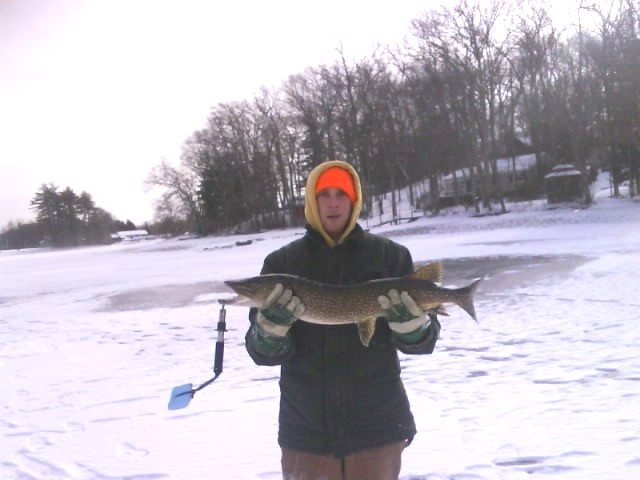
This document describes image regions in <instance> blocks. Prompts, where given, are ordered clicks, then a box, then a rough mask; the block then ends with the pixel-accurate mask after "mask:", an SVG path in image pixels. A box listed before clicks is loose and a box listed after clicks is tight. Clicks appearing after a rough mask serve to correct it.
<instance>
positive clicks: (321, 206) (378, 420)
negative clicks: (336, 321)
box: [246, 160, 440, 480]
mask: <svg viewBox="0 0 640 480" xmlns="http://www.w3.org/2000/svg"><path fill="white" fill-rule="evenodd" d="M361 208H362V189H361V185H360V179H359V177H358V174H357V172H356V171H355V169H354V168H353V167H352V166H351V165H350V164H348V163H346V162H342V161H337V160H334V161H329V162H324V163H322V164H320V165H318V166H317V167H316V168H314V169H313V170H312V172H311V173H310V174H309V177H308V179H307V186H306V194H305V218H306V220H307V226H306V230H307V231H306V234H305V235H304V237H302V238H300V239H297V240H295V241H293V242H291V243H289V244H288V245H285V246H284V247H282V248H280V249H279V250H277V251H275V252H272V253H270V254H269V255H268V256H267V257H266V259H265V261H264V265H263V268H262V272H261V273H262V274H268V273H287V274H292V275H298V276H300V277H304V278H307V279H310V280H315V281H319V282H323V283H329V284H353V283H358V282H363V281H367V280H372V279H375V278H385V277H399V276H404V275H407V274H410V273H412V272H413V261H412V258H411V254H410V253H409V251H408V250H407V249H406V248H405V247H403V246H401V245H399V244H397V243H395V242H393V241H391V240H389V239H387V238H384V237H380V236H377V235H373V234H370V233H367V232H365V231H364V230H363V229H362V228H361V227H360V226H359V225H358V224H357V219H358V216H359V215H360V210H361ZM378 300H379V302H380V304H381V306H382V307H383V308H384V309H385V312H386V315H385V317H384V318H380V319H378V320H377V324H376V329H375V335H374V337H373V339H372V341H371V343H370V345H369V346H368V347H365V346H363V345H362V344H361V342H360V337H359V334H358V328H357V326H356V325H355V324H351V325H315V324H310V323H305V322H302V321H296V320H297V316H298V315H301V314H302V312H303V311H304V308H305V307H304V298H298V297H296V296H295V292H291V291H290V290H289V289H284V288H283V286H282V285H281V284H279V285H277V286H276V288H275V289H274V291H273V292H272V294H271V295H270V296H269V299H268V300H267V301H266V303H265V305H263V306H262V308H260V309H255V308H254V309H252V310H251V312H250V314H249V318H250V320H251V326H250V328H249V331H248V332H247V335H246V347H247V351H248V352H249V354H250V355H251V357H252V358H253V360H254V361H255V362H256V363H257V364H258V365H280V366H281V374H280V394H281V395H280V416H279V424H280V425H279V433H278V442H279V444H280V447H281V448H282V472H283V478H284V479H286V480H317V479H323V480H362V479H375V480H396V479H397V478H398V475H399V473H400V457H401V454H402V451H403V449H404V448H405V446H407V445H408V444H409V443H410V442H411V440H412V439H413V436H414V435H415V433H416V427H415V423H414V420H413V416H412V414H411V411H410V408H409V402H408V399H407V395H406V392H405V390H404V386H403V384H402V381H401V379H400V365H399V361H398V354H397V349H399V350H400V351H402V352H404V353H409V354H429V353H431V352H433V349H434V346H435V343H436V340H437V338H438V333H439V331H440V324H439V323H438V320H437V319H436V316H435V314H433V313H429V314H428V313H427V312H423V311H422V310H420V308H419V307H418V306H417V305H416V304H415V302H414V301H413V300H412V299H411V297H410V296H409V295H408V294H407V292H397V291H395V290H392V291H390V292H389V294H388V296H382V297H380V298H379V299H378Z"/></svg>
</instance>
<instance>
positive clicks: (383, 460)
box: [282, 442, 407, 480]
mask: <svg viewBox="0 0 640 480" xmlns="http://www.w3.org/2000/svg"><path fill="white" fill-rule="evenodd" d="M406 445H407V442H398V443H392V444H390V445H385V446H383V447H378V448H371V449H369V450H363V451H361V452H356V453H353V454H351V455H347V456H346V457H344V458H335V457H327V456H324V455H316V454H313V453H306V452H297V451H295V450H288V449H286V448H283V449H282V477H283V479H284V480H365V479H371V480H374V479H375V480H398V476H399V475H400V464H401V462H400V457H401V455H402V451H403V450H404V448H405V446H406Z"/></svg>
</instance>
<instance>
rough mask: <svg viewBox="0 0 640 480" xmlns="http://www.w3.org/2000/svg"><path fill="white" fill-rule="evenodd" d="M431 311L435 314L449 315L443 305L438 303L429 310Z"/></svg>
mask: <svg viewBox="0 0 640 480" xmlns="http://www.w3.org/2000/svg"><path fill="white" fill-rule="evenodd" d="M431 311H432V312H433V313H435V314H437V315H442V316H445V317H448V316H449V312H447V311H446V310H445V308H444V305H438V306H437V307H436V308H434V309H433V310H431Z"/></svg>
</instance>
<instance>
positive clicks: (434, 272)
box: [409, 262, 442, 283]
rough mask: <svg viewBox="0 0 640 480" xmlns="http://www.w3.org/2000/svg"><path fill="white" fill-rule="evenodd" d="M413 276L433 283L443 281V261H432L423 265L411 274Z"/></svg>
mask: <svg viewBox="0 0 640 480" xmlns="http://www.w3.org/2000/svg"><path fill="white" fill-rule="evenodd" d="M409 277H411V278H416V279H418V280H428V281H430V282H433V283H441V282H442V263H441V262H431V263H427V264H425V265H423V266H421V267H420V268H419V269H417V270H416V271H415V272H413V273H412V274H411V275H409Z"/></svg>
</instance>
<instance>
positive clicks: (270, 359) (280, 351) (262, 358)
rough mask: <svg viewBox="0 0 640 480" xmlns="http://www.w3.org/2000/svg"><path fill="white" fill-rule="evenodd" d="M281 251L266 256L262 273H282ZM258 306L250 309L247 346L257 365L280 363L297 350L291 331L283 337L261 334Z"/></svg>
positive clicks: (246, 337)
mask: <svg viewBox="0 0 640 480" xmlns="http://www.w3.org/2000/svg"><path fill="white" fill-rule="evenodd" d="M280 256H281V253H279V252H277V251H276V252H273V253H271V254H269V255H267V257H266V258H265V261H264V264H263V266H262V270H261V271H260V275H264V274H267V273H282V272H283V271H284V265H281V264H283V263H284V262H283V261H282V260H281V259H280ZM257 315H258V309H257V308H251V309H250V310H249V322H250V325H249V329H248V330H247V333H246V335H245V348H246V349H247V352H248V353H249V356H250V357H251V359H252V360H253V361H254V362H255V363H256V365H265V366H274V365H280V364H281V363H282V362H283V361H285V360H286V359H288V358H290V357H291V356H292V355H293V354H294V351H295V348H294V347H295V345H294V342H293V338H292V336H291V332H289V333H287V335H286V336H285V337H283V338H274V337H268V336H264V335H262V334H261V332H260V329H258V328H257V327H256V316H257Z"/></svg>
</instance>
